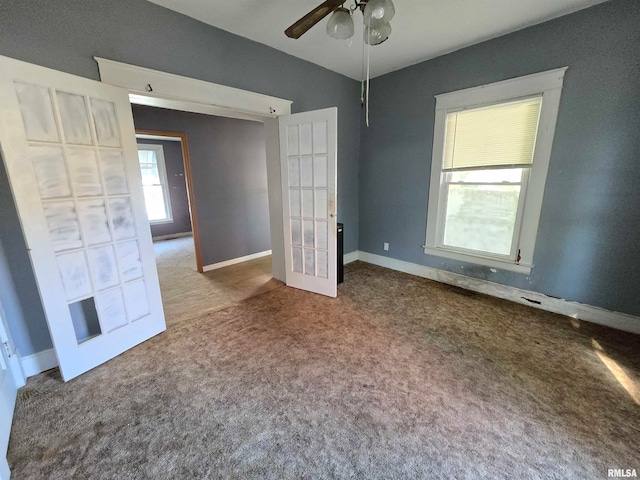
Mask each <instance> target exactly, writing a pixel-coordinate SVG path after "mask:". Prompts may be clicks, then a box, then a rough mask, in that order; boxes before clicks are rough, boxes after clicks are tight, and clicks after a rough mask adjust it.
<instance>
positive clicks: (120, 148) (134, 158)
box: [0, 57, 165, 381]
mask: <svg viewBox="0 0 640 480" xmlns="http://www.w3.org/2000/svg"><path fill="white" fill-rule="evenodd" d="M0 148H2V156H3V158H4V161H5V164H6V167H7V172H8V176H9V182H10V184H11V189H12V192H13V196H14V199H15V203H16V206H17V210H18V216H19V218H20V222H21V225H22V230H23V233H24V236H25V240H26V244H27V248H28V249H29V254H30V258H31V263H32V267H33V271H34V273H35V277H36V282H37V285H38V289H39V292H40V297H41V299H42V304H43V307H44V311H45V315H46V318H47V323H48V326H49V331H50V333H51V338H52V340H53V344H54V347H55V351H56V355H57V357H58V362H59V365H60V370H61V373H62V377H63V378H64V380H65V381H67V380H70V379H71V378H73V377H75V376H77V375H79V374H81V373H84V372H86V371H87V370H89V369H91V368H93V367H95V366H97V365H99V364H101V363H103V362H106V361H107V360H109V359H110V358H113V357H114V356H116V355H118V354H120V353H122V352H124V351H125V350H127V349H129V348H131V347H133V346H134V345H137V344H139V343H141V342H143V341H144V340H146V339H148V338H150V337H152V336H154V335H156V334H158V333H160V332H162V331H163V330H165V322H164V313H163V311H162V302H161V298H160V288H159V284H158V276H157V271H156V266H155V258H154V254H153V246H152V242H151V232H150V230H149V225H148V222H147V217H146V212H145V203H144V196H143V192H142V183H141V178H140V168H139V166H138V151H137V146H136V139H135V130H134V126H133V118H132V115H131V106H130V104H129V97H128V93H127V91H126V90H124V89H121V88H118V87H113V86H110V85H105V84H103V83H99V82H95V81H93V80H88V79H86V78H82V77H77V76H74V75H69V74H66V73H62V72H58V71H56V70H51V69H48V68H44V67H40V66H36V65H32V64H29V63H25V62H20V61H17V60H14V59H11V58H7V57H0Z"/></svg>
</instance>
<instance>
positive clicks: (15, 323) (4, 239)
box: [0, 159, 53, 357]
mask: <svg viewBox="0 0 640 480" xmlns="http://www.w3.org/2000/svg"><path fill="white" fill-rule="evenodd" d="M0 248H1V250H3V252H0V254H2V253H4V254H3V255H0V301H2V306H3V308H4V309H5V313H6V315H7V323H8V324H9V330H10V333H11V336H12V338H13V341H14V343H15V345H16V347H17V348H18V350H19V352H20V354H21V355H22V356H23V357H24V356H26V355H31V354H33V353H36V352H40V351H42V350H48V349H50V348H52V347H53V344H52V343H51V337H50V336H49V328H48V327H47V322H46V319H45V316H44V310H43V308H42V302H41V300H40V295H39V294H38V287H37V285H36V279H35V276H34V274H33V270H32V269H31V260H30V258H29V254H28V253H27V246H26V244H25V240H24V236H23V235H22V228H21V227H20V221H19V220H18V214H17V211H16V207H15V203H14V201H13V195H12V194H11V188H10V186H9V179H8V178H7V171H6V169H5V166H4V161H2V160H1V159H0Z"/></svg>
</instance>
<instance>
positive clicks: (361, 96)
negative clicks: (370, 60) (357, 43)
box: [356, 7, 367, 108]
mask: <svg viewBox="0 0 640 480" xmlns="http://www.w3.org/2000/svg"><path fill="white" fill-rule="evenodd" d="M356 8H357V7H356ZM362 28H367V27H366V26H365V24H364V21H363V22H362ZM364 49H365V42H362V71H361V72H360V78H361V79H362V80H360V108H364V88H365V79H364V70H365V69H364Z"/></svg>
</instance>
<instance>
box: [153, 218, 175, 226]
mask: <svg viewBox="0 0 640 480" xmlns="http://www.w3.org/2000/svg"><path fill="white" fill-rule="evenodd" d="M165 223H173V218H168V219H166V220H149V225H163V224H165Z"/></svg>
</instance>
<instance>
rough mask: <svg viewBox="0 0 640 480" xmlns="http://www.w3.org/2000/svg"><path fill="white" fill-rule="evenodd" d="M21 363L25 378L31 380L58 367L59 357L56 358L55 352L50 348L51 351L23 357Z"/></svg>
mask: <svg viewBox="0 0 640 480" xmlns="http://www.w3.org/2000/svg"><path fill="white" fill-rule="evenodd" d="M20 363H22V371H23V372H24V376H25V378H29V377H33V376H34V375H38V374H39V373H42V372H46V371H47V370H50V369H52V368H55V367H57V366H58V357H56V352H55V350H54V349H53V348H50V349H49V350H43V351H42V352H38V353H34V354H33V355H27V356H26V357H22V358H20Z"/></svg>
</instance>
